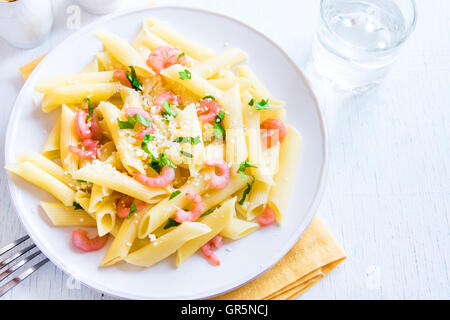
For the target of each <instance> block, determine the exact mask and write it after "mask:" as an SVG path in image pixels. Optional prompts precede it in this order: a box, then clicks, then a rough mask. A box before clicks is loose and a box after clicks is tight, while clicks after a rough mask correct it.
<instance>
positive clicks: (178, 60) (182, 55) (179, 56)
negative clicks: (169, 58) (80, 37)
mask: <svg viewBox="0 0 450 320" xmlns="http://www.w3.org/2000/svg"><path fill="white" fill-rule="evenodd" d="M185 55H186V54H185V53H184V52H182V53H180V54H179V55H178V58H177V63H178V62H180V59H181V58H183V57H184V56H185Z"/></svg>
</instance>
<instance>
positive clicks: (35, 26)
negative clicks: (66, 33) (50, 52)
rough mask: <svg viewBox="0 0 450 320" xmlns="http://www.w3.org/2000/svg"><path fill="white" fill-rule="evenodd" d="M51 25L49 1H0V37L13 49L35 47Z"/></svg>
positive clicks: (51, 16)
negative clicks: (13, 47)
mask: <svg viewBox="0 0 450 320" xmlns="http://www.w3.org/2000/svg"><path fill="white" fill-rule="evenodd" d="M52 25H53V14H52V4H51V0H16V1H12V2H4V1H0V37H2V38H4V39H5V40H6V41H8V42H9V43H10V44H11V45H13V46H15V47H19V48H32V47H35V46H37V45H38V44H39V43H41V41H42V40H44V38H45V37H46V36H47V35H48V33H49V32H50V30H51V28H52Z"/></svg>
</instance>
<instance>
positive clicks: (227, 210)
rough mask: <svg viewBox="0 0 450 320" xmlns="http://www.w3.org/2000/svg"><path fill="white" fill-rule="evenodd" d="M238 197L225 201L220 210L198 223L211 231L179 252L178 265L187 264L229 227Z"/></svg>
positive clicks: (184, 246) (186, 244) (187, 243)
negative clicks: (204, 246) (203, 247)
mask: <svg viewBox="0 0 450 320" xmlns="http://www.w3.org/2000/svg"><path fill="white" fill-rule="evenodd" d="M235 203H236V197H234V198H231V199H228V200H227V201H225V202H224V203H223V204H222V205H221V206H220V208H218V209H216V210H214V212H213V213H211V214H209V215H207V216H206V217H203V218H201V219H199V220H198V222H200V223H203V224H205V225H207V226H208V227H209V228H210V229H211V231H210V232H208V233H205V234H204V235H202V236H200V237H197V238H195V239H192V240H189V241H188V242H186V243H185V244H183V246H181V248H179V249H178V250H177V259H176V265H177V267H178V266H180V265H181V264H182V263H184V262H186V260H187V259H189V257H191V256H192V255H193V254H194V253H195V252H196V251H197V250H198V249H200V248H201V247H202V246H203V245H204V244H205V243H207V242H208V241H209V240H211V239H212V238H214V237H215V236H216V235H218V234H219V232H221V231H222V230H223V229H224V228H225V226H226V225H228V224H229V223H230V221H231V219H232V218H233V216H234V214H235V209H234V205H235Z"/></svg>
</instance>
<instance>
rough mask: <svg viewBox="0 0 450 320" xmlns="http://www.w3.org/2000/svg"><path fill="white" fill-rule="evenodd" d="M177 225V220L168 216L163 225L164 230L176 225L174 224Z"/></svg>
mask: <svg viewBox="0 0 450 320" xmlns="http://www.w3.org/2000/svg"><path fill="white" fill-rule="evenodd" d="M179 225H180V223H179V222H176V221H175V220H174V219H172V218H169V220H167V223H166V225H165V226H164V230H166V229H169V228H172V227H176V226H179Z"/></svg>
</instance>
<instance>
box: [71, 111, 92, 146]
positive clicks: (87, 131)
mask: <svg viewBox="0 0 450 320" xmlns="http://www.w3.org/2000/svg"><path fill="white" fill-rule="evenodd" d="M87 118H88V113H87V112H86V111H85V110H78V111H77V114H76V115H75V130H76V132H77V135H78V137H80V139H82V140H84V139H90V138H91V137H92V131H91V128H90V125H89V124H88V123H87Z"/></svg>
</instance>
